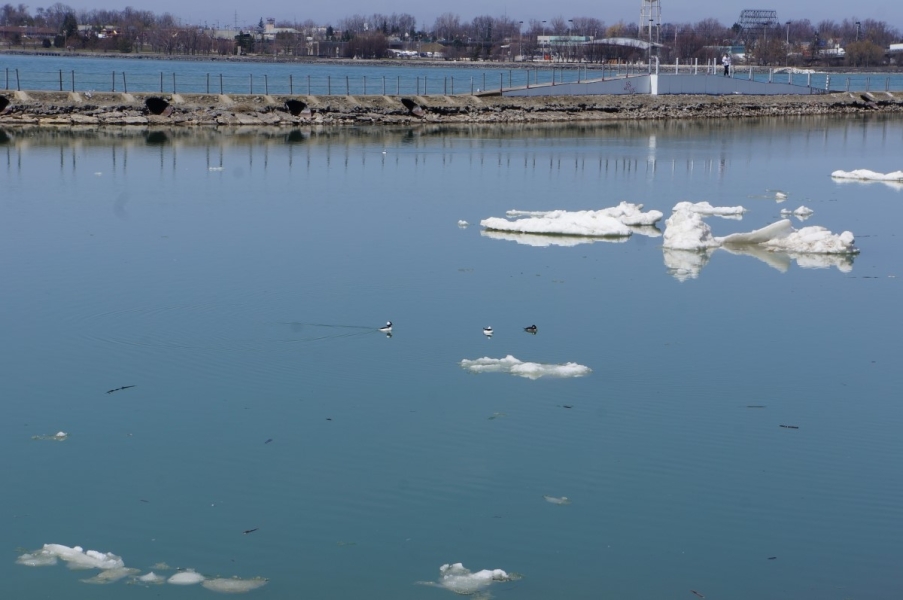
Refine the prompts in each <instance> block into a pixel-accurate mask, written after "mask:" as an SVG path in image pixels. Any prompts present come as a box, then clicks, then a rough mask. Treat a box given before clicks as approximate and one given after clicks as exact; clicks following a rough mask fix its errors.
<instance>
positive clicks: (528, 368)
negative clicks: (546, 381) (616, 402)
mask: <svg viewBox="0 0 903 600" xmlns="http://www.w3.org/2000/svg"><path fill="white" fill-rule="evenodd" d="M461 367H462V368H464V369H466V370H468V371H470V372H471V373H510V374H511V375H517V376H518V377H525V378H527V379H539V378H540V377H583V376H585V375H589V374H590V373H592V369H590V368H589V367H586V366H583V365H578V364H577V363H572V362H569V363H565V364H563V365H552V364H542V363H533V362H522V361H520V360H518V359H516V358H514V357H513V356H511V355H510V354H509V355H508V356H506V357H505V358H489V357H483V358H478V359H476V360H468V359H464V360H462V361H461Z"/></svg>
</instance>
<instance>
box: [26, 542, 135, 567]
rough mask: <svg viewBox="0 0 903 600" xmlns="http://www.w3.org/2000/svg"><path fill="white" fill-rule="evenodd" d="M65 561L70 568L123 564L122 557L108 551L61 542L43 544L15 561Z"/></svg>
mask: <svg viewBox="0 0 903 600" xmlns="http://www.w3.org/2000/svg"><path fill="white" fill-rule="evenodd" d="M57 558H58V559H60V560H62V561H65V562H66V563H67V564H68V565H69V568H70V569H117V568H122V567H124V566H125V565H124V564H123V562H122V558H120V557H119V556H116V555H115V554H112V553H110V552H106V553H104V552H97V551H96V550H88V551H87V552H86V551H85V550H83V549H82V548H81V546H74V547H72V548H70V547H69V546H63V545H62V544H44V547H43V548H41V549H40V550H37V551H35V552H30V553H28V554H23V555H22V556H20V557H19V559H18V560H17V561H16V562H18V563H19V564H23V565H26V566H34V567H37V566H41V567H43V566H47V565H53V564H56V559H57Z"/></svg>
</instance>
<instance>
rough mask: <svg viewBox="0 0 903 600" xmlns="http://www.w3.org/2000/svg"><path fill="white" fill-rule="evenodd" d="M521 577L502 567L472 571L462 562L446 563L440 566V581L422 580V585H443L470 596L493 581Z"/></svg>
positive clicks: (450, 589) (457, 592)
mask: <svg viewBox="0 0 903 600" xmlns="http://www.w3.org/2000/svg"><path fill="white" fill-rule="evenodd" d="M516 579H520V576H519V575H516V574H514V573H511V574H510V575H509V574H508V573H506V572H505V571H503V570H501V569H483V570H482V571H477V572H476V573H471V571H470V569H468V568H466V567H465V566H464V565H463V564H461V563H455V564H453V565H451V564H444V565H442V566H441V567H439V581H438V582H435V583H434V582H432V581H420V582H418V583H419V584H421V585H431V586H435V587H442V588H445V589H447V590H449V591H451V592H454V593H456V594H461V595H462V596H470V595H471V594H476V593H477V592H480V591H482V590H484V589H486V588H487V587H489V586H490V585H491V584H492V583H496V582H503V581H514V580H516Z"/></svg>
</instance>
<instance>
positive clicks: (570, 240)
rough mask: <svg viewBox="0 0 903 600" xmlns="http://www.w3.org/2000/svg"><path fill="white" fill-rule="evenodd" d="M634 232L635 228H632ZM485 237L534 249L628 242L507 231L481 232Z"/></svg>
mask: <svg viewBox="0 0 903 600" xmlns="http://www.w3.org/2000/svg"><path fill="white" fill-rule="evenodd" d="M630 229H631V230H633V228H630ZM480 235H481V236H483V237H488V238H491V239H493V240H505V241H508V242H516V243H518V244H523V245H524V246H533V247H534V248H548V247H549V246H562V247H566V248H570V247H573V246H579V245H580V244H592V243H594V242H608V243H612V244H619V243H623V242H626V241H627V240H628V238H627V237H577V236H567V235H544V234H541V233H509V232H506V231H492V230H486V229H484V230H483V231H481V232H480Z"/></svg>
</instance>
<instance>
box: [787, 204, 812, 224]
mask: <svg viewBox="0 0 903 600" xmlns="http://www.w3.org/2000/svg"><path fill="white" fill-rule="evenodd" d="M781 214H782V215H784V216H789V215H793V216H794V217H796V218H797V219H799V220H800V221H805V220H806V219H808V218H809V217H811V216H812V215H814V214H815V211H814V210H812V209H811V208H808V207H806V206H800V207H799V208H798V209H796V210H790V209H789V208H784V209H781Z"/></svg>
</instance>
